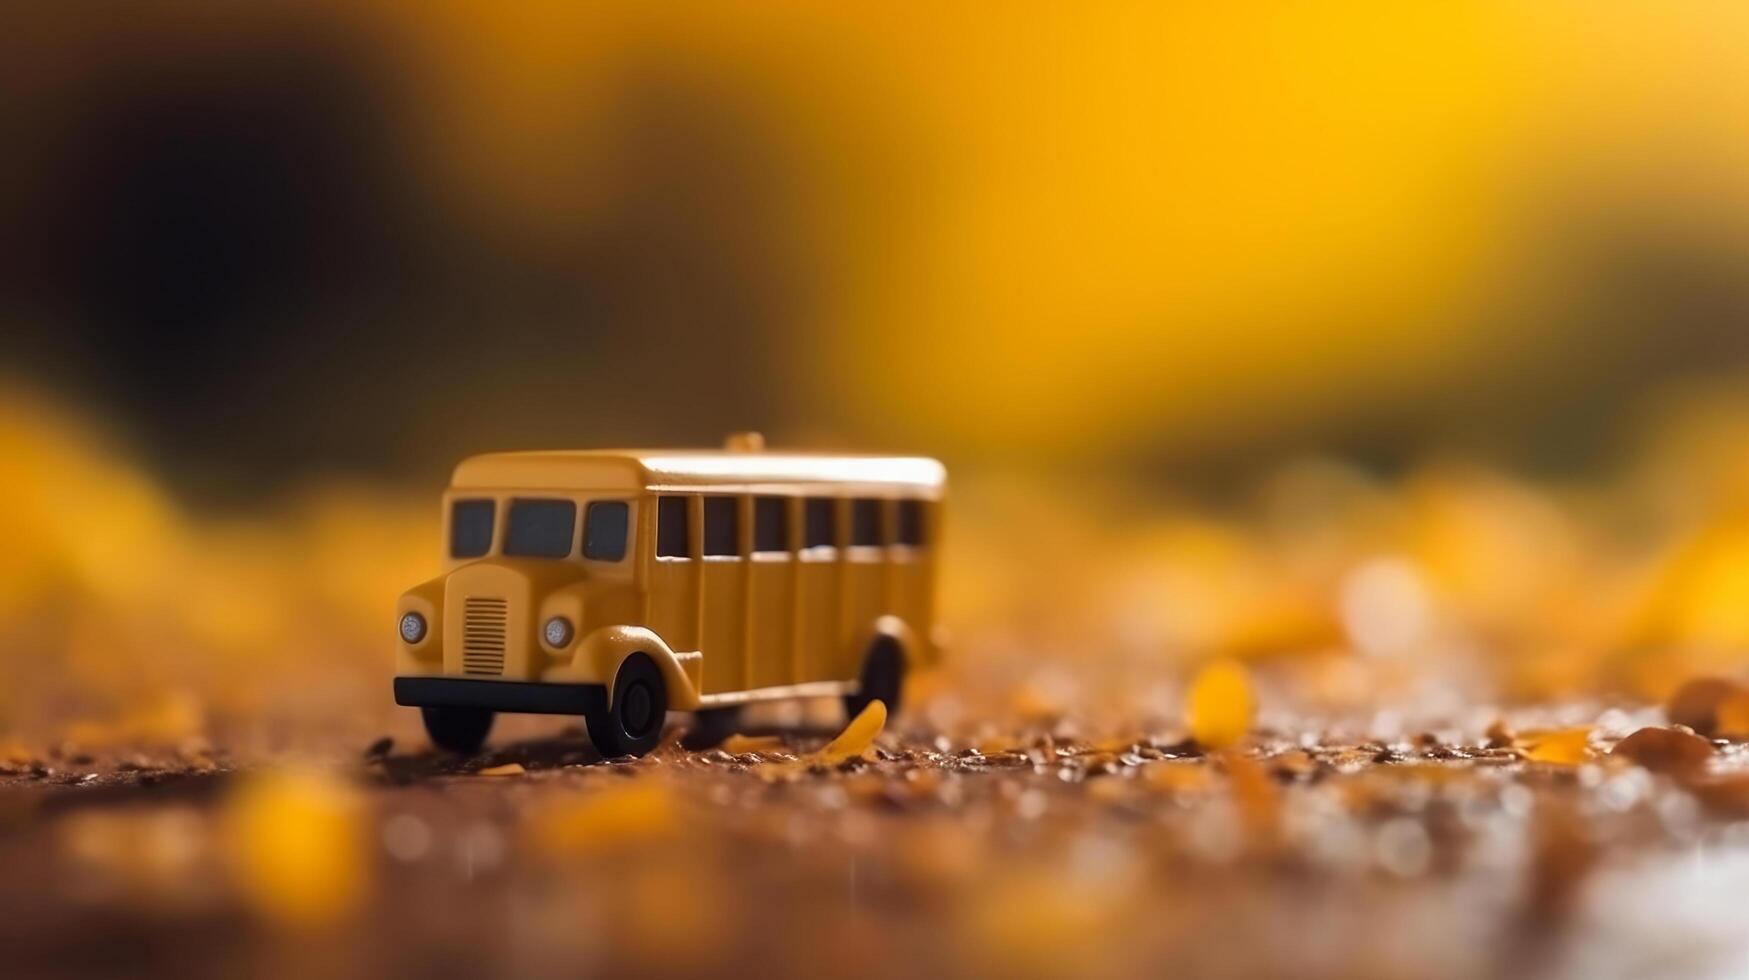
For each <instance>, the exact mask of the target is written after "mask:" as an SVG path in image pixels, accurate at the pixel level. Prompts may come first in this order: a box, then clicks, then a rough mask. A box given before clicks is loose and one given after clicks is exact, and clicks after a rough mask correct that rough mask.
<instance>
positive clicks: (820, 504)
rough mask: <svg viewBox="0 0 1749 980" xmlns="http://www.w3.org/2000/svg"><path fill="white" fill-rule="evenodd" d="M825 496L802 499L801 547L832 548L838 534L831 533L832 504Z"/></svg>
mask: <svg viewBox="0 0 1749 980" xmlns="http://www.w3.org/2000/svg"><path fill="white" fill-rule="evenodd" d="M833 503H834V501H832V500H830V499H828V498H826V497H809V498H807V499H806V500H804V501H802V547H804V548H834V547H837V545H838V535H836V534H834V533H833V525H834V524H836V523H837V522H836V521H834V520H833V519H832V509H833V508H832V505H833Z"/></svg>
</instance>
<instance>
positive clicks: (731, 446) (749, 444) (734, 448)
mask: <svg viewBox="0 0 1749 980" xmlns="http://www.w3.org/2000/svg"><path fill="white" fill-rule="evenodd" d="M723 448H724V449H726V450H728V451H729V452H732V453H756V452H759V451H760V450H762V449H764V448H765V437H764V436H763V435H760V434H759V433H757V432H731V433H729V435H728V438H726V439H724V440H723Z"/></svg>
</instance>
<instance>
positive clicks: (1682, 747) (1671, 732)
mask: <svg viewBox="0 0 1749 980" xmlns="http://www.w3.org/2000/svg"><path fill="white" fill-rule="evenodd" d="M1609 754H1610V756H1611V757H1612V758H1613V757H1615V756H1620V757H1622V758H1624V759H1628V760H1631V761H1633V762H1635V763H1637V764H1639V765H1641V766H1644V767H1645V768H1647V769H1650V770H1652V771H1653V772H1658V773H1667V774H1669V775H1676V776H1681V775H1688V774H1692V773H1696V772H1699V771H1701V770H1703V769H1705V768H1706V764H1707V761H1708V760H1710V759H1711V758H1712V757H1713V745H1712V743H1711V742H1708V741H1707V740H1706V739H1704V738H1701V737H1700V736H1699V735H1693V734H1690V733H1688V732H1685V731H1682V730H1681V729H1677V728H1642V729H1640V730H1639V731H1637V732H1634V733H1633V734H1632V735H1629V736H1628V737H1627V738H1624V739H1622V740H1621V741H1619V742H1617V743H1615V748H1613V749H1611V750H1610V752H1609Z"/></svg>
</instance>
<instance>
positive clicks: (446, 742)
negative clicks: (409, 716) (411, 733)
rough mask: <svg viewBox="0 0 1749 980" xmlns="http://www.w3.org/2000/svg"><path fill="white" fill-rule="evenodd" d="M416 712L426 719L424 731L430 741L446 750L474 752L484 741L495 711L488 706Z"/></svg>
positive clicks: (462, 752)
mask: <svg viewBox="0 0 1749 980" xmlns="http://www.w3.org/2000/svg"><path fill="white" fill-rule="evenodd" d="M419 714H420V716H421V717H422V718H424V719H425V734H426V735H427V736H429V737H430V738H431V744H433V745H435V746H437V747H438V748H440V749H443V750H444V751H445V752H455V753H457V754H460V755H473V754H474V753H475V752H478V751H480V746H482V745H485V744H486V736H487V735H488V734H489V733H490V732H491V731H492V719H493V718H495V717H497V715H496V713H495V712H493V711H492V710H491V709H489V708H460V707H453V706H452V707H435V708H434V707H426V708H420V709H419Z"/></svg>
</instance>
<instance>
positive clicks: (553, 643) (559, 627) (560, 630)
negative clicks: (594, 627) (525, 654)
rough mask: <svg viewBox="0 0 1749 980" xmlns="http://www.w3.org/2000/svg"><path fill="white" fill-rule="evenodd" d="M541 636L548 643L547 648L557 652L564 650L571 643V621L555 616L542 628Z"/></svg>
mask: <svg viewBox="0 0 1749 980" xmlns="http://www.w3.org/2000/svg"><path fill="white" fill-rule="evenodd" d="M541 636H542V637H543V638H544V639H545V640H546V641H547V646H550V647H552V648H554V649H556V650H558V649H563V648H564V646H565V644H567V643H569V642H571V621H570V620H568V619H566V618H565V617H563V616H554V617H553V618H552V619H549V620H547V624H546V625H545V626H543V627H541Z"/></svg>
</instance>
